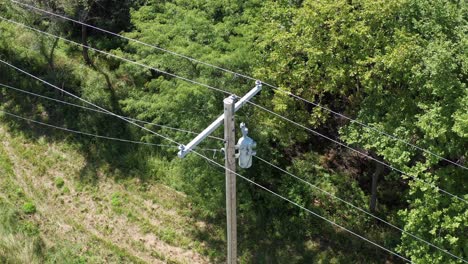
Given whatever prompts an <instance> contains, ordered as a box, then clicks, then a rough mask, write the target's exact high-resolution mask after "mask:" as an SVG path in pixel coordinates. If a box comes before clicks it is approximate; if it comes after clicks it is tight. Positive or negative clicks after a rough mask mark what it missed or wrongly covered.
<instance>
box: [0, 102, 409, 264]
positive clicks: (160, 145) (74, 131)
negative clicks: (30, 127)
mask: <svg viewBox="0 0 468 264" xmlns="http://www.w3.org/2000/svg"><path fill="white" fill-rule="evenodd" d="M0 113H4V114H6V115H8V116H12V117H15V118H18V119H21V120H25V121H29V122H33V123H36V124H40V125H43V126H47V127H52V128H55V129H60V130H64V131H67V132H71V133H76V134H81V135H86V136H92V137H96V138H103V139H108V140H114V141H121V142H126V143H134V144H143V145H150V146H159V147H170V148H177V147H178V145H163V144H153V143H147V142H142V141H133V140H127V139H120V138H114V137H107V136H101V135H97V134H91V133H86V132H82V131H78V130H72V129H68V128H64V127H59V126H54V125H51V124H47V123H44V122H40V121H36V120H33V119H29V118H25V117H22V116H19V115H15V114H12V113H9V112H6V111H3V110H0ZM176 143H177V142H176ZM178 144H179V143H178ZM199 150H212V149H199ZM215 151H218V150H215ZM192 152H193V153H195V154H196V155H198V156H201V157H203V158H204V159H206V160H207V161H208V162H211V163H214V164H216V165H218V166H220V167H222V168H225V167H224V166H223V165H221V164H219V163H217V162H216V161H214V160H212V159H210V158H208V157H206V156H204V155H202V154H200V153H198V152H197V151H195V150H193V151H192ZM225 169H226V170H228V171H230V170H229V169H227V168H225ZM231 172H232V171H231ZM234 173H235V172H234ZM235 174H236V175H237V176H239V177H241V178H242V179H244V180H247V181H249V182H250V183H252V184H255V185H256V186H258V187H260V188H262V189H264V190H266V191H268V192H270V193H272V194H274V195H275V196H278V197H280V198H281V199H283V200H286V201H288V202H290V203H292V204H294V205H296V206H298V207H299V208H301V209H303V210H306V211H307V212H309V213H311V214H313V215H315V216H317V217H319V218H321V219H322V220H325V221H327V222H329V223H331V224H333V225H335V226H337V227H339V228H341V229H343V230H345V231H347V232H349V233H351V234H353V235H355V236H357V237H358V238H360V239H363V240H364V241H366V242H369V243H371V244H373V245H375V246H377V247H379V248H381V249H383V250H385V251H387V252H389V253H391V254H393V255H396V256H398V257H400V258H402V259H404V260H406V261H408V262H411V261H409V260H408V259H406V258H404V257H402V256H401V255H399V254H397V253H395V252H393V251H391V250H389V249H387V248H385V247H383V246H380V245H379V244H377V243H375V242H373V241H371V240H369V239H367V238H365V237H363V236H360V235H358V234H356V233H354V232H353V231H351V230H349V229H347V228H345V227H343V226H341V225H339V224H336V223H334V222H333V221H331V220H328V219H327V218H325V217H323V216H321V215H318V214H316V213H314V212H312V211H311V210H309V209H307V208H305V207H303V206H301V205H299V204H297V203H295V202H293V201H291V200H289V199H287V198H285V197H283V196H281V195H279V194H277V193H275V192H273V191H271V190H269V189H267V188H265V187H263V186H261V185H259V184H257V183H255V182H253V181H251V180H250V179H248V178H245V177H244V176H242V175H240V174H238V173H235Z"/></svg>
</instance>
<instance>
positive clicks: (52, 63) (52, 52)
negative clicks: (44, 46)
mask: <svg viewBox="0 0 468 264" xmlns="http://www.w3.org/2000/svg"><path fill="white" fill-rule="evenodd" d="M58 42H59V38H56V39H55V41H54V44H53V45H52V49H51V50H50V53H49V67H50V68H51V69H53V68H54V53H55V48H57V45H58Z"/></svg>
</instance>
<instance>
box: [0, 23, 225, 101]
mask: <svg viewBox="0 0 468 264" xmlns="http://www.w3.org/2000/svg"><path fill="white" fill-rule="evenodd" d="M0 19H1V20H3V21H6V22H9V23H12V24H15V25H18V26H21V27H24V28H27V29H29V30H32V31H35V32H38V33H41V34H44V35H47V36H49V37H52V38H57V39H60V40H62V41H65V42H68V43H72V44H74V45H77V46H80V47H83V48H87V49H89V50H92V51H95V52H98V53H101V54H104V55H106V56H109V57H112V58H116V59H120V60H123V61H125V62H128V63H132V64H135V65H138V66H141V67H144V68H147V69H149V70H154V71H157V72H159V73H162V74H164V75H167V76H171V77H174V78H177V79H181V80H183V81H186V82H189V83H192V84H196V85H200V86H203V87H205V88H208V89H211V90H215V91H218V92H221V93H224V94H228V95H231V94H232V93H230V92H228V91H225V90H222V89H219V88H216V87H213V86H211V85H208V84H204V83H201V82H197V81H194V80H191V79H189V78H185V77H182V76H180V75H177V74H173V73H169V72H167V71H163V70H160V69H158V68H155V67H151V66H148V65H146V64H143V63H140V62H137V61H133V60H130V59H127V58H124V57H120V56H117V55H115V54H112V53H109V52H105V51H102V50H99V49H96V48H93V47H91V46H88V45H85V44H81V43H78V42H75V41H73V40H69V39H66V38H63V37H60V36H57V35H54V34H51V33H49V32H45V31H42V30H39V29H37V28H33V27H30V26H28V25H26V24H23V23H20V22H17V21H14V20H11V19H8V18H5V17H2V16H0Z"/></svg>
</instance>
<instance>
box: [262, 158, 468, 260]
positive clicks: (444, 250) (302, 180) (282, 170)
mask: <svg viewBox="0 0 468 264" xmlns="http://www.w3.org/2000/svg"><path fill="white" fill-rule="evenodd" d="M254 157H255V158H256V159H258V160H260V161H262V162H263V163H265V164H267V165H269V166H271V167H273V168H275V169H277V170H279V171H281V172H283V173H286V174H287V175H289V176H291V177H293V178H295V179H297V180H299V181H301V182H303V183H305V184H307V185H309V186H310V187H312V188H314V189H315V190H318V191H320V192H323V193H325V194H326V195H328V196H329V197H332V198H334V199H337V200H338V201H340V202H343V203H345V204H347V205H348V206H351V207H352V208H354V209H356V210H359V211H361V212H363V213H365V214H367V215H368V216H370V217H372V218H374V219H377V220H379V221H380V222H382V223H385V224H387V225H389V226H391V227H393V228H395V229H397V230H398V231H400V232H401V233H404V234H407V235H409V236H411V237H413V238H415V239H417V240H419V241H421V242H424V243H426V244H427V245H429V246H431V247H433V248H435V249H438V250H440V251H442V252H444V253H445V254H447V255H450V256H451V257H454V258H456V259H458V260H461V261H463V262H465V263H468V261H466V260H465V259H463V258H461V257H459V256H457V255H454V254H452V253H450V252H449V251H448V250H446V249H444V248H441V247H439V246H436V245H434V244H433V243H431V242H429V241H427V240H424V239H422V238H420V237H418V236H416V235H413V234H412V233H410V232H407V231H405V230H403V229H402V228H400V227H398V226H396V225H394V224H392V223H390V222H388V221H386V220H384V219H382V218H380V217H378V216H376V215H374V214H372V213H370V212H368V211H366V210H364V209H362V208H361V207H358V206H356V205H354V204H352V203H350V202H348V201H346V200H344V199H342V198H340V197H338V196H336V195H334V194H332V193H330V192H328V191H325V190H323V189H321V188H320V187H318V186H317V185H314V184H312V183H310V182H308V181H306V180H304V179H302V178H301V177H299V176H296V175H294V174H292V173H290V172H289V171H287V170H284V169H282V168H280V167H279V166H276V165H275V164H273V163H271V162H269V161H267V160H265V159H262V158H261V157H259V156H258V155H256V156H254Z"/></svg>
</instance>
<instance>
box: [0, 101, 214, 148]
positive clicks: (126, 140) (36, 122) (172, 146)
mask: <svg viewBox="0 0 468 264" xmlns="http://www.w3.org/2000/svg"><path fill="white" fill-rule="evenodd" d="M0 113H4V114H6V115H8V116H11V117H15V118H17V119H22V120H24V121H29V122H32V123H35V124H39V125H43V126H47V127H51V128H55V129H59V130H63V131H67V132H70V133H75V134H80V135H85V136H90V137H95V138H102V139H108V140H113V141H120V142H125V143H133V144H139V145H147V146H156V147H166V148H175V149H177V148H178V145H165V144H155V143H149V142H144V141H135V140H129V139H122V138H115V137H108V136H101V135H98V134H92V133H87V132H83V131H79V130H73V129H69V128H66V127H60V126H55V125H51V124H48V123H44V122H40V121H37V120H33V119H30V118H26V117H22V116H19V115H15V114H12V113H9V112H7V111H4V110H1V109H0ZM196 149H197V150H204V151H212V152H222V150H221V149H212V148H198V147H196Z"/></svg>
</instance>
